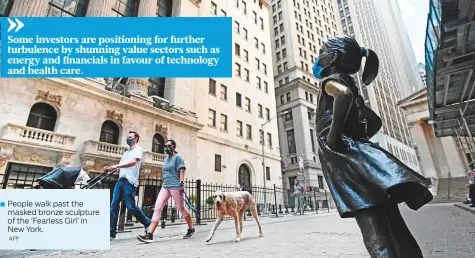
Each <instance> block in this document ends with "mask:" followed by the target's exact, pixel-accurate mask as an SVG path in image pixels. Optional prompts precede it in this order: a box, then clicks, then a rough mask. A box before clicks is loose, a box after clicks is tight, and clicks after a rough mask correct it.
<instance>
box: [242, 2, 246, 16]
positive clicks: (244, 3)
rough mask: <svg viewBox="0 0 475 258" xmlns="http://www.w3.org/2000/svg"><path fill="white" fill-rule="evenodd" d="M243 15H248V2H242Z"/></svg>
mask: <svg viewBox="0 0 475 258" xmlns="http://www.w3.org/2000/svg"><path fill="white" fill-rule="evenodd" d="M242 13H243V14H247V5H246V2H244V1H242Z"/></svg>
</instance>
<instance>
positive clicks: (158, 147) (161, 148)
mask: <svg viewBox="0 0 475 258" xmlns="http://www.w3.org/2000/svg"><path fill="white" fill-rule="evenodd" d="M152 152H154V153H161V154H165V139H163V137H162V136H161V135H160V134H158V133H157V134H155V135H154V136H153V141H152Z"/></svg>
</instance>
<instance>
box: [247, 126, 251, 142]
mask: <svg viewBox="0 0 475 258" xmlns="http://www.w3.org/2000/svg"><path fill="white" fill-rule="evenodd" d="M246 138H247V139H248V140H252V126H251V125H246Z"/></svg>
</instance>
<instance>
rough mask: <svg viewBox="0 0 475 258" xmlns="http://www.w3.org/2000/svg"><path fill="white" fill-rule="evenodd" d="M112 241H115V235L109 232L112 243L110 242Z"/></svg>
mask: <svg viewBox="0 0 475 258" xmlns="http://www.w3.org/2000/svg"><path fill="white" fill-rule="evenodd" d="M114 239H115V234H114V233H112V232H111V233H110V240H111V241H112V240H114Z"/></svg>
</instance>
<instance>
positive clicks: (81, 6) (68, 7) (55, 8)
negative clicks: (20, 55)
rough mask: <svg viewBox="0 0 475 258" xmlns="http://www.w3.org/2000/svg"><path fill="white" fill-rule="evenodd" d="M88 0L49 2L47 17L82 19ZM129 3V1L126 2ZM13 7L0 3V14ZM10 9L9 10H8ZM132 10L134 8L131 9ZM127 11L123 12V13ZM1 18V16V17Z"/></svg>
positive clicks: (56, 0)
mask: <svg viewBox="0 0 475 258" xmlns="http://www.w3.org/2000/svg"><path fill="white" fill-rule="evenodd" d="M88 2H89V1H88V0H69V1H64V0H62V1H61V0H60V1H58V0H51V1H50V2H49V6H48V14H47V15H46V16H48V17H84V16H86V11H87V5H88ZM122 2H125V1H117V3H116V5H120V4H122V5H124V3H122ZM128 2H130V1H128ZM12 6H13V1H5V0H4V1H0V12H1V13H2V14H5V13H6V11H8V14H9V12H10V10H11V7H12ZM8 8H10V10H8ZM133 8H134V7H133ZM126 11H127V10H124V13H125V12H126ZM2 16H3V15H2ZM122 16H134V15H122Z"/></svg>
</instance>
